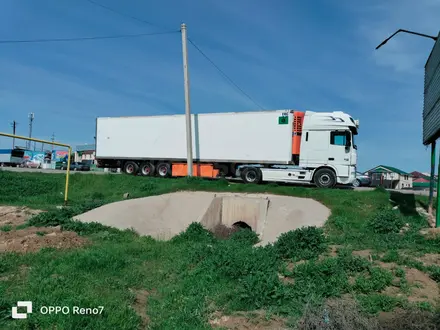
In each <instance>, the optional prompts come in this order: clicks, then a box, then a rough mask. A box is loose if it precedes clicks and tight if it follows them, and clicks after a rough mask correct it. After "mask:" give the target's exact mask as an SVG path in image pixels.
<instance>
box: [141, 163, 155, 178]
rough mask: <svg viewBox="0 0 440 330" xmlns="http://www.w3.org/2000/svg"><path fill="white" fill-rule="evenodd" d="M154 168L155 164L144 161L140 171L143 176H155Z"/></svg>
mask: <svg viewBox="0 0 440 330" xmlns="http://www.w3.org/2000/svg"><path fill="white" fill-rule="evenodd" d="M154 170H155V168H154V165H153V164H152V163H150V162H144V163H142V164H141V167H140V172H141V174H142V175H143V176H153V175H154Z"/></svg>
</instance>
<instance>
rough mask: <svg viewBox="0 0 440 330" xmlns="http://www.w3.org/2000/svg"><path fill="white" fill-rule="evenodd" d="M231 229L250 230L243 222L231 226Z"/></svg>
mask: <svg viewBox="0 0 440 330" xmlns="http://www.w3.org/2000/svg"><path fill="white" fill-rule="evenodd" d="M232 228H234V229H236V230H240V229H248V230H252V228H251V226H249V225H248V224H247V223H246V222H243V221H237V222H235V223H234V224H233V225H232Z"/></svg>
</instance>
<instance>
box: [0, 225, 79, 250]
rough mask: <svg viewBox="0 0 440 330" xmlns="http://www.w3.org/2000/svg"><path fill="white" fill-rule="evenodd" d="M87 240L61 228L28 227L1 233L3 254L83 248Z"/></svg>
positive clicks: (0, 244) (0, 243)
mask: <svg viewBox="0 0 440 330" xmlns="http://www.w3.org/2000/svg"><path fill="white" fill-rule="evenodd" d="M86 243H87V239H85V238H84V237H80V236H78V234H77V233H75V232H71V231H62V230H61V228H60V227H27V228H24V229H20V230H11V231H8V232H1V231H0V253H1V252H21V253H25V252H36V251H39V250H40V249H41V248H45V247H51V248H57V249H66V248H75V247H80V246H83V245H85V244H86Z"/></svg>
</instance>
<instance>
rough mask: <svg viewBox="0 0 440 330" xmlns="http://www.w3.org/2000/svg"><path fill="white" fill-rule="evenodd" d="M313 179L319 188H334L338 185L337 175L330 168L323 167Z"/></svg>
mask: <svg viewBox="0 0 440 330" xmlns="http://www.w3.org/2000/svg"><path fill="white" fill-rule="evenodd" d="M313 181H314V182H315V185H316V186H317V187H318V188H333V187H334V186H335V185H336V175H335V173H334V172H333V171H332V170H330V169H328V168H321V169H320V170H318V171H316V173H315V176H314V178H313Z"/></svg>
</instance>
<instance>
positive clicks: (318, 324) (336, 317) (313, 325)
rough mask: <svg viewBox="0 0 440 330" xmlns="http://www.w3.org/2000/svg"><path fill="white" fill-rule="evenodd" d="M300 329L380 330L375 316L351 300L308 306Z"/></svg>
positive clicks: (300, 323)
mask: <svg viewBox="0 0 440 330" xmlns="http://www.w3.org/2000/svg"><path fill="white" fill-rule="evenodd" d="M297 329H298V330H316V329H323V330H345V329H347V330H348V329H350V330H351V329H358V330H378V329H379V327H378V322H377V320H376V319H375V318H372V317H369V316H368V315H366V314H364V313H362V312H361V311H359V308H358V305H357V304H356V302H355V301H351V300H344V299H338V300H330V301H328V302H327V303H326V304H324V305H322V306H318V307H308V308H306V311H305V313H304V315H303V317H302V319H301V320H300V322H299V324H298V327H297Z"/></svg>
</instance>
